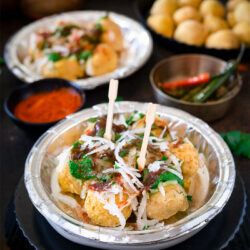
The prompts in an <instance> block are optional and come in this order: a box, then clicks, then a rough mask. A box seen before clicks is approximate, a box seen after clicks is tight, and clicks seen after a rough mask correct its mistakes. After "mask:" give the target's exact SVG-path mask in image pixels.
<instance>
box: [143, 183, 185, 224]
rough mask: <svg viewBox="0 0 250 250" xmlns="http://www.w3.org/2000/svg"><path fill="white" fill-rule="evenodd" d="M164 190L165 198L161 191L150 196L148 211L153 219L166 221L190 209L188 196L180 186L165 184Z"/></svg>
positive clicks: (148, 214)
mask: <svg viewBox="0 0 250 250" xmlns="http://www.w3.org/2000/svg"><path fill="white" fill-rule="evenodd" d="M163 185H164V184H163ZM164 190H165V196H163V195H162V194H161V193H160V192H159V191H157V192H156V193H151V194H149V199H148V201H147V208H146V211H147V216H148V217H149V218H151V219H156V220H165V219H168V218H170V217H171V216H173V215H175V214H176V213H178V212H180V211H186V210H187V209H188V206H189V204H188V201H187V198H186V197H187V194H186V192H185V190H184V189H183V188H182V187H181V186H180V185H179V184H165V185H164Z"/></svg>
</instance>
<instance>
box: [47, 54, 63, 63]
mask: <svg viewBox="0 0 250 250" xmlns="http://www.w3.org/2000/svg"><path fill="white" fill-rule="evenodd" d="M61 59H62V56H61V55H60V54H59V53H57V52H51V53H50V54H48V60H49V61H52V62H57V61H59V60H61Z"/></svg>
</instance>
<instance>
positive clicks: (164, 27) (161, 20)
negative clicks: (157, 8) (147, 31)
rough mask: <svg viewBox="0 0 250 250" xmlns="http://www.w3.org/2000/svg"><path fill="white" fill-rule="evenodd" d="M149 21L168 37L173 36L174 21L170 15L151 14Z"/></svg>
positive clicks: (154, 27)
mask: <svg viewBox="0 0 250 250" xmlns="http://www.w3.org/2000/svg"><path fill="white" fill-rule="evenodd" d="M147 23H148V25H149V26H150V27H151V28H152V29H153V30H155V31H156V32H158V33H160V34H162V35H164V36H166V37H172V35H173V31H174V22H173V19H172V17H171V16H170V15H158V14H157V15H151V16H149V18H148V20H147Z"/></svg>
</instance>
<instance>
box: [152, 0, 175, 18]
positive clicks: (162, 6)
mask: <svg viewBox="0 0 250 250" xmlns="http://www.w3.org/2000/svg"><path fill="white" fill-rule="evenodd" d="M176 9H177V0H157V1H155V2H154V4H153V6H152V7H151V10H150V14H151V15H158V14H163V15H172V14H173V13H174V12H175V10H176Z"/></svg>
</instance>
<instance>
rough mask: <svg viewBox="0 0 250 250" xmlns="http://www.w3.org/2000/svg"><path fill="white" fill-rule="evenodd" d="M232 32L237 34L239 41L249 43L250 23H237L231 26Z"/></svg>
mask: <svg viewBox="0 0 250 250" xmlns="http://www.w3.org/2000/svg"><path fill="white" fill-rule="evenodd" d="M233 32H234V33H235V34H236V35H237V37H238V38H239V39H240V41H241V42H243V43H245V44H247V45H250V23H248V22H239V23H237V24H236V25H235V26H234V28H233Z"/></svg>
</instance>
